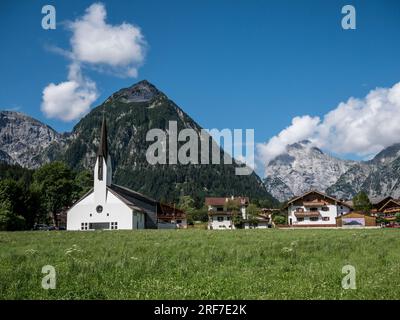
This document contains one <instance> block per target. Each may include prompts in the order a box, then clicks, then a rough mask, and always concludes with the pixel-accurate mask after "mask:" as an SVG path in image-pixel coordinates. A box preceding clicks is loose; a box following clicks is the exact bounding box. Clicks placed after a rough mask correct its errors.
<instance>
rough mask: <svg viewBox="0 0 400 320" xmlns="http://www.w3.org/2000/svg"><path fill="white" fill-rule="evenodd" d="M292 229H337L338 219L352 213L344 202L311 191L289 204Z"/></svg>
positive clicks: (289, 220)
mask: <svg viewBox="0 0 400 320" xmlns="http://www.w3.org/2000/svg"><path fill="white" fill-rule="evenodd" d="M287 210H288V224H289V226H292V227H336V217H339V216H341V215H343V214H346V213H348V212H350V211H351V208H350V207H349V206H348V205H347V204H346V203H344V202H342V201H340V200H338V199H336V198H334V197H331V196H328V195H326V194H324V193H322V192H319V191H315V190H313V191H310V192H307V193H305V194H303V195H302V196H299V197H295V198H293V199H292V200H290V201H289V202H288V203H287Z"/></svg>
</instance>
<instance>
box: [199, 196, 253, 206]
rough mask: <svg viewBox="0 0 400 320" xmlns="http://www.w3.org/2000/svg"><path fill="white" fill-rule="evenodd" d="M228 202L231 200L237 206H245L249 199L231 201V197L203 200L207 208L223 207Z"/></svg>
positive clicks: (241, 198)
mask: <svg viewBox="0 0 400 320" xmlns="http://www.w3.org/2000/svg"><path fill="white" fill-rule="evenodd" d="M229 200H233V201H235V202H237V203H238V204H241V205H245V204H248V203H249V198H248V197H235V198H233V199H232V197H225V198H223V197H219V198H218V197H215V198H211V197H208V198H206V199H205V203H206V205H207V206H224V205H225V204H226V203H227V202H228V201H229Z"/></svg>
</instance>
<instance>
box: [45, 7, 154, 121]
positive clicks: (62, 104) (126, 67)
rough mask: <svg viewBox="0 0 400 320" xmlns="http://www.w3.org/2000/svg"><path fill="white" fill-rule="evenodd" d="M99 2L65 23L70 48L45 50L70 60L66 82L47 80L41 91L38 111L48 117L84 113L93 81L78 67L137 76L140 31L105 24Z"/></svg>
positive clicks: (124, 25)
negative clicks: (47, 82) (68, 33)
mask: <svg viewBox="0 0 400 320" xmlns="http://www.w3.org/2000/svg"><path fill="white" fill-rule="evenodd" d="M106 16H107V12H106V9H105V7H104V5H103V4H101V3H94V4H92V5H91V6H90V7H89V8H87V9H86V11H85V14H84V15H83V16H82V17H81V18H78V19H77V20H75V21H73V22H70V23H68V24H67V25H68V29H69V30H71V31H72V37H71V39H70V43H71V51H69V50H65V49H61V48H58V47H54V46H48V47H47V49H48V50H50V51H52V52H55V53H58V54H61V55H62V56H64V57H65V58H67V59H69V60H70V65H69V74H68V81H64V82H61V83H59V84H54V83H50V84H49V85H47V86H46V88H44V90H43V97H42V105H41V110H42V112H43V113H44V114H45V115H46V116H47V117H49V118H57V119H61V120H63V121H72V120H76V119H79V118H80V117H82V116H83V115H85V114H86V113H87V112H88V111H89V110H90V107H91V105H92V103H93V102H94V101H95V100H96V99H97V98H98V96H99V93H98V91H97V88H96V83H95V82H94V81H92V80H90V79H89V78H86V77H84V76H83V75H82V66H90V67H91V68H93V69H94V70H96V71H99V72H105V73H111V74H113V75H117V76H122V77H137V75H138V68H139V67H140V66H141V65H142V64H143V62H144V59H145V55H146V47H147V44H146V41H145V40H144V37H143V35H142V33H141V30H140V29H139V28H138V27H136V26H134V25H132V24H128V23H125V22H124V23H122V24H120V25H115V26H113V25H110V24H107V23H106Z"/></svg>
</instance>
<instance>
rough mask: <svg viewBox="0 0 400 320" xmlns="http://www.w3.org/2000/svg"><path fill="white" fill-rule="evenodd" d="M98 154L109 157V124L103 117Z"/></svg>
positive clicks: (105, 157)
mask: <svg viewBox="0 0 400 320" xmlns="http://www.w3.org/2000/svg"><path fill="white" fill-rule="evenodd" d="M97 156H103V157H104V159H107V157H108V143H107V124H106V119H105V118H103V123H102V125H101V134H100V144H99V149H98V150H97Z"/></svg>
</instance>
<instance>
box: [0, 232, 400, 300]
mask: <svg viewBox="0 0 400 320" xmlns="http://www.w3.org/2000/svg"><path fill="white" fill-rule="evenodd" d="M45 265H51V266H53V267H54V268H55V270H56V288H55V289H48V290H45V289H43V288H42V286H41V282H42V278H43V277H44V276H45V275H46V274H42V272H41V271H42V267H43V266H45ZM345 265H352V266H354V267H355V270H356V287H357V288H356V289H354V290H352V289H347V290H345V289H343V288H342V285H341V282H342V278H343V277H344V276H345V274H343V273H342V267H343V266H345ZM0 299H400V230H393V229H392V230H390V229H374V230H235V231H207V230H143V231H96V232H66V231H61V232H59V231H50V232H48V231H47V232H46V231H37V232H0Z"/></svg>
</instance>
